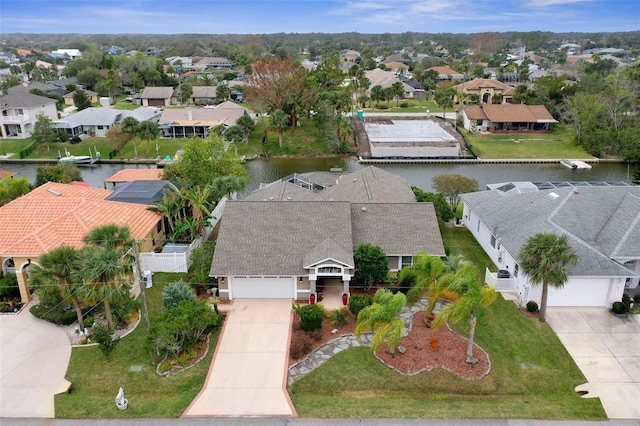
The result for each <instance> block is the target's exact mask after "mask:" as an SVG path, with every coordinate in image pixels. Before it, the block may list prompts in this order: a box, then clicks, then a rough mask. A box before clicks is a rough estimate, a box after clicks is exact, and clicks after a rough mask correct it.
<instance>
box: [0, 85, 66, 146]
mask: <svg viewBox="0 0 640 426" xmlns="http://www.w3.org/2000/svg"><path fill="white" fill-rule="evenodd" d="M0 111H1V112H2V115H0V135H1V136H2V139H8V138H16V139H26V138H28V137H30V136H31V134H32V133H33V130H34V129H35V125H36V122H37V121H38V116H39V115H40V114H43V115H44V116H46V117H48V118H50V119H51V120H57V119H58V111H57V109H56V100H55V99H51V98H47V97H45V96H39V95H33V94H31V93H28V92H26V91H22V90H18V91H13V92H10V93H8V94H6V95H4V96H2V97H0Z"/></svg>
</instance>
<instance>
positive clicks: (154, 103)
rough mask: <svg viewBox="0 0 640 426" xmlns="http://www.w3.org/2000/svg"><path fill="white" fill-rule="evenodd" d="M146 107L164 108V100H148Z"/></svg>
mask: <svg viewBox="0 0 640 426" xmlns="http://www.w3.org/2000/svg"><path fill="white" fill-rule="evenodd" d="M147 102H148V105H149V106H150V107H151V106H154V107H163V106H165V100H164V99H149V100H148V101H147Z"/></svg>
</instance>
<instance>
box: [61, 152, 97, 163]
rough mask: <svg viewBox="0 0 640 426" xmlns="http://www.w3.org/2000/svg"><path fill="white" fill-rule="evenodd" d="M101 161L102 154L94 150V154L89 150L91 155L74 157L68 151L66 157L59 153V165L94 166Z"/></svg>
mask: <svg viewBox="0 0 640 426" xmlns="http://www.w3.org/2000/svg"><path fill="white" fill-rule="evenodd" d="M98 161H100V152H99V151H98V150H97V149H95V148H94V152H91V148H89V155H72V154H71V153H70V152H69V151H67V150H66V149H65V150H64V156H63V155H61V154H60V151H58V163H68V164H77V165H79V166H85V165H93V164H96V163H97V162H98Z"/></svg>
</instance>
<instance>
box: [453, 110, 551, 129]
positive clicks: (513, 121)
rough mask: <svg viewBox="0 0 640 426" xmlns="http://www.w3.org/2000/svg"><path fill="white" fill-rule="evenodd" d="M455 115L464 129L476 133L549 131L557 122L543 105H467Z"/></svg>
mask: <svg viewBox="0 0 640 426" xmlns="http://www.w3.org/2000/svg"><path fill="white" fill-rule="evenodd" d="M457 114H458V118H460V119H461V120H462V123H463V126H464V128H465V129H467V130H469V131H477V132H491V133H500V132H529V131H549V130H552V129H553V127H552V126H553V124H554V123H557V122H558V120H556V119H555V118H553V116H552V115H551V113H550V112H549V111H548V110H547V108H546V107H545V106H544V105H525V104H500V105H496V104H482V105H469V106H465V107H462V108H460V109H458V111H457Z"/></svg>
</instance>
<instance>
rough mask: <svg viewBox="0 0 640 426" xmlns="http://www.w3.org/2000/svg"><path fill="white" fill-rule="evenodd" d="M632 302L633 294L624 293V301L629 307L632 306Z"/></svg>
mask: <svg viewBox="0 0 640 426" xmlns="http://www.w3.org/2000/svg"><path fill="white" fill-rule="evenodd" d="M631 302H632V299H631V296H629V293H624V294H623V295H622V303H624V304H625V305H627V308H630V307H631Z"/></svg>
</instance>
